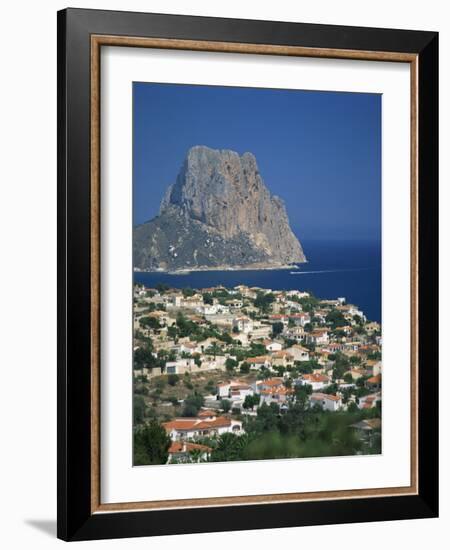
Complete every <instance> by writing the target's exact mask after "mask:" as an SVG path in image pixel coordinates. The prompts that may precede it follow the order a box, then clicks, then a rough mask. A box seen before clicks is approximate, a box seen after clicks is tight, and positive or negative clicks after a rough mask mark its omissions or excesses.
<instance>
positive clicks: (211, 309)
mask: <svg viewBox="0 0 450 550" xmlns="http://www.w3.org/2000/svg"><path fill="white" fill-rule="evenodd" d="M196 311H197V312H198V313H201V314H202V315H215V314H216V313H217V311H218V309H217V306H216V305H214V304H213V305H210V304H203V305H201V306H199V307H198V308H196Z"/></svg>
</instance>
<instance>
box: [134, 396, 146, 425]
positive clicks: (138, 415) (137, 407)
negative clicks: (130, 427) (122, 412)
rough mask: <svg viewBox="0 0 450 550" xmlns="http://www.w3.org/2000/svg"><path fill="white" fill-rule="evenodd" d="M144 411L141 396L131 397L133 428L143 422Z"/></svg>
mask: <svg viewBox="0 0 450 550" xmlns="http://www.w3.org/2000/svg"><path fill="white" fill-rule="evenodd" d="M145 409H146V405H145V401H144V398H143V397H142V395H135V396H134V397H133V423H134V425H135V426H136V425H137V424H141V423H142V422H143V420H144V417H145Z"/></svg>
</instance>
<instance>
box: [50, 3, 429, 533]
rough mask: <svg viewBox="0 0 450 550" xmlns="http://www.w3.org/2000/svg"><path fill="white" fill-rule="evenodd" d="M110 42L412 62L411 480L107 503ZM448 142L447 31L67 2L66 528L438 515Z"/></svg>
mask: <svg viewBox="0 0 450 550" xmlns="http://www.w3.org/2000/svg"><path fill="white" fill-rule="evenodd" d="M104 45H117V46H121V45H122V46H134V47H147V48H148V47H153V48H154V47H158V48H168V49H184V50H202V51H222V52H224V51H226V52H237V53H242V54H245V53H256V54H272V55H279V56H283V55H294V56H309V57H328V58H347V59H365V60H379V61H380V60H388V61H395V62H401V63H409V64H410V66H411V105H412V107H411V174H412V176H411V227H412V231H411V258H412V261H411V287H412V294H411V304H412V314H411V334H412V338H411V356H412V361H411V377H412V390H411V403H412V407H411V409H412V410H411V441H412V445H411V486H410V487H403V488H394V489H389V490H387V489H386V490H383V489H377V490H374V489H372V490H361V491H356V490H355V491H335V492H326V493H311V494H305V493H303V494H295V493H289V494H286V495H271V496H268V495H261V496H258V497H251V498H250V497H249V498H246V497H233V498H232V497H229V498H219V497H218V498H217V499H204V500H203V501H201V500H197V501H164V502H161V501H160V502H158V503H151V502H146V503H122V504H120V505H117V506H110V505H102V504H101V502H100V497H99V494H100V490H99V483H100V475H99V472H100V462H99V460H100V457H99V454H100V451H99V430H100V422H99V410H100V409H99V389H100V378H99V318H100V316H99V311H100V299H99V295H100V286H99V284H100V283H99V281H100V278H99V274H100V265H99V264H100V255H99V250H100V248H99V247H100V234H99V227H100V225H99V218H100V201H99V197H100V172H99V166H100V162H99V161H100V149H99V143H100V141H99V133H100V121H99V90H100V81H99V74H100V73H99V60H100V56H99V54H100V48H101V47H102V46H104ZM437 144H438V35H437V33H434V32H422V31H405V30H389V29H374V28H357V27H343V26H326V25H312V24H300V23H279V22H270V21H250V20H231V19H218V18H206V17H190V16H172V15H160V14H146V13H129V12H112V11H100V10H84V9H67V10H63V11H61V12H59V13H58V537H60V538H62V539H64V540H87V539H100V538H112V537H131V536H149V535H163V534H177V533H196V532H197V533H199V532H206V531H228V530H242V529H258V528H275V527H288V526H300V525H320V524H327V523H348V522H365V521H375V520H378V521H381V520H394V519H409V518H425V517H436V516H437V514H438V392H437V385H438V342H437V338H438V336H437V334H438V332H437V324H438V290H437V288H438V287H437V278H438V270H437V262H438V217H437V216H438V146H437ZM396 489H397V490H396ZM242 506H245V511H246V513H245V514H244V513H242Z"/></svg>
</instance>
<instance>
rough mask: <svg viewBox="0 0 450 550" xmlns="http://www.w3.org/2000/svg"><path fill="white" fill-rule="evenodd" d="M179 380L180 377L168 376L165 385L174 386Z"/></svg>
mask: <svg viewBox="0 0 450 550" xmlns="http://www.w3.org/2000/svg"><path fill="white" fill-rule="evenodd" d="M179 380H180V377H179V376H178V374H169V376H168V377H167V383H168V384H169V386H176V385H177V384H178V382H179Z"/></svg>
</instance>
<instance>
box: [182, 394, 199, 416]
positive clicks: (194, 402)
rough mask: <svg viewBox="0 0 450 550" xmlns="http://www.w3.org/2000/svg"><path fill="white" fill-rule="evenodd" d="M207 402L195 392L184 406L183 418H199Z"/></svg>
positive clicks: (185, 401) (188, 397)
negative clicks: (199, 412) (198, 415)
mask: <svg viewBox="0 0 450 550" xmlns="http://www.w3.org/2000/svg"><path fill="white" fill-rule="evenodd" d="M204 403H205V400H204V398H203V396H202V395H201V394H200V393H197V392H194V393H191V394H190V395H188V396H187V397H186V399H185V400H184V404H183V411H182V413H181V415H182V416H197V414H198V411H199V410H200V408H201V407H203V405H204Z"/></svg>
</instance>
